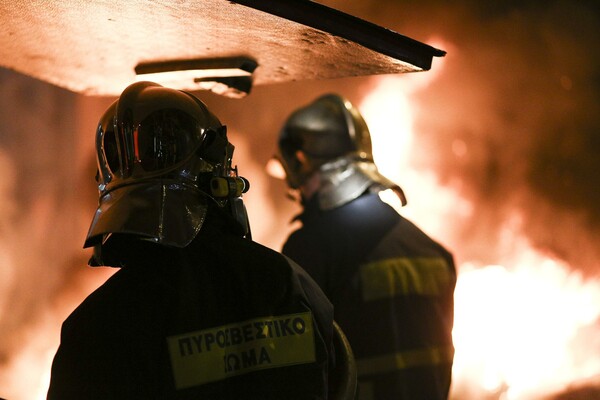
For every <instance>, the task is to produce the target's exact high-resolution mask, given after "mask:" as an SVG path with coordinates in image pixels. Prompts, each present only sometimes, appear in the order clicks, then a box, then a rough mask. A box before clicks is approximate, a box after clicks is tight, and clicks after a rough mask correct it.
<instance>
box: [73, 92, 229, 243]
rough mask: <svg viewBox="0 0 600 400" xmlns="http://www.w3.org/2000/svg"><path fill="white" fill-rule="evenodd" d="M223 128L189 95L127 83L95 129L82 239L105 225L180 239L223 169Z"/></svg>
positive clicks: (187, 235)
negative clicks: (89, 204)
mask: <svg viewBox="0 0 600 400" xmlns="http://www.w3.org/2000/svg"><path fill="white" fill-rule="evenodd" d="M233 149H234V147H233V145H231V144H230V143H229V141H228V140H227V136H226V128H225V126H223V125H222V124H221V122H220V121H219V120H218V118H217V117H216V116H214V115H213V114H212V113H211V112H210V111H209V110H208V108H207V107H206V105H205V104H204V103H202V102H201V101H200V100H199V99H197V98H196V97H194V96H193V95H191V94H189V93H187V92H183V91H179V90H174V89H170V88H165V87H163V86H160V85H158V84H156V83H152V82H137V83H134V84H132V85H130V86H128V87H127V88H126V89H125V90H124V91H123V93H122V94H121V96H120V97H119V98H118V99H117V100H116V101H115V102H114V103H113V104H111V105H110V107H108V109H107V110H106V112H105V113H104V114H103V116H102V117H101V118H100V121H99V123H98V127H97V130H96V156H97V163H98V175H97V181H98V191H99V205H98V208H97V210H96V213H95V215H94V218H93V220H92V223H91V226H90V229H89V232H88V234H87V237H86V241H85V244H84V247H90V246H93V245H96V244H98V243H99V242H100V241H101V240H102V238H103V237H105V236H106V235H108V234H112V233H126V234H133V235H137V236H140V237H143V238H145V239H147V240H151V241H155V242H157V243H161V244H165V245H171V246H176V247H185V246H187V245H188V244H189V243H190V242H191V241H192V240H193V239H194V237H195V236H196V234H197V233H198V232H199V230H200V228H201V226H202V223H203V222H204V219H205V217H206V212H207V190H206V187H207V185H208V181H209V179H210V177H212V176H218V175H227V174H229V172H230V170H231V158H232V156H233Z"/></svg>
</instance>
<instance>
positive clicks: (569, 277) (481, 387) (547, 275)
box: [359, 67, 600, 400]
mask: <svg viewBox="0 0 600 400" xmlns="http://www.w3.org/2000/svg"><path fill="white" fill-rule="evenodd" d="M438 68H439V67H438ZM410 78H412V76H411V77H410ZM426 84H427V82H425V85H426ZM421 87H423V85H420V86H419V85H414V83H413V82H411V81H410V79H407V78H406V77H399V78H397V77H395V78H389V77H386V78H377V80H376V83H375V87H374V88H373V90H372V91H371V92H370V93H369V95H368V96H366V97H365V98H364V101H363V102H362V104H360V105H359V108H360V109H361V110H362V111H363V115H364V116H365V119H366V120H367V123H368V125H369V127H370V130H371V135H372V139H373V146H374V156H375V161H376V162H377V164H378V166H379V168H380V170H381V172H382V173H384V174H385V175H387V176H388V177H390V178H391V179H393V180H395V181H396V182H398V183H399V184H400V185H401V186H402V187H403V188H404V189H405V191H406V193H407V196H408V202H409V204H408V206H406V207H404V208H402V210H401V212H402V214H403V215H405V216H407V217H408V218H410V219H412V220H413V221H415V222H416V223H417V224H419V225H420V226H421V227H422V228H423V229H424V230H425V231H426V232H428V233H429V234H431V235H432V236H433V237H434V238H436V239H438V240H440V241H441V242H442V243H444V242H449V243H452V241H453V237H452V233H451V232H450V230H449V228H448V226H445V224H444V221H445V222H447V221H448V220H449V216H451V215H455V218H468V217H471V216H472V214H473V212H474V211H473V209H474V206H473V205H472V204H470V203H469V202H468V201H467V200H465V199H462V198H461V197H460V195H459V194H458V193H456V191H454V190H451V189H448V188H447V187H443V186H441V185H440V184H439V183H438V182H437V181H436V178H435V174H434V173H433V171H427V170H417V169H415V168H414V167H412V166H411V163H410V152H411V151H415V152H418V150H419V149H413V148H411V143H412V141H413V135H414V133H413V127H412V121H413V119H412V118H413V116H414V115H416V113H417V112H418V110H415V109H412V103H411V102H410V96H411V94H412V93H414V91H415V90H417V89H419V88H421ZM450 151H453V152H454V153H455V154H456V153H461V152H463V153H464V151H465V148H464V144H463V145H462V146H461V144H460V143H454V144H453V148H452V149H450ZM382 198H383V199H384V200H385V199H386V198H387V197H386V194H385V193H384V194H383V195H382ZM415 200H416V201H415ZM392 205H394V204H392ZM396 206H397V204H396ZM520 221H521V219H520V218H518V216H516V217H515V218H512V219H511V220H510V221H508V222H507V223H506V227H499V229H500V231H501V232H502V233H501V235H500V236H501V240H500V241H499V243H493V244H489V246H490V247H492V246H495V247H497V248H499V250H500V251H499V252H497V253H498V254H509V255H510V256H505V257H504V259H502V260H498V264H497V265H484V266H480V265H477V263H476V262H470V261H462V260H460V259H458V258H460V257H457V256H459V255H460V253H459V250H460V249H459V248H456V249H454V248H452V246H451V245H450V246H448V247H449V248H450V249H451V250H452V251H453V252H454V253H455V257H457V259H458V260H457V261H459V265H458V266H457V268H458V273H459V275H458V282H457V286H456V291H455V325H454V331H453V336H454V342H455V348H456V355H455V363H454V369H453V387H452V393H451V397H452V398H455V399H459V398H460V399H480V398H497V399H504V400H521V399H527V400H530V399H542V398H543V396H545V395H546V396H548V395H551V394H552V393H557V392H558V391H560V390H562V389H564V388H565V387H567V386H568V385H569V384H571V383H573V382H577V381H582V380H585V379H589V378H593V377H597V376H600V359H599V358H598V357H597V355H598V352H599V350H600V348H598V343H591V344H590V340H589V338H593V337H595V336H594V335H597V333H598V330H599V329H600V326H598V324H597V322H598V321H599V320H600V281H596V280H588V281H585V280H584V279H583V277H582V276H581V275H580V274H578V273H576V272H571V271H570V268H569V266H568V265H565V264H564V263H561V262H560V261H558V260H555V259H552V258H550V257H547V256H545V255H543V254H541V253H539V252H538V251H536V250H534V249H533V247H532V246H531V245H530V244H529V243H528V242H527V240H526V239H525V238H524V237H523V236H522V235H521V234H520V233H519V224H520ZM588 336H589V337H588ZM594 345H595V346H597V347H596V348H594V347H593V346H594Z"/></svg>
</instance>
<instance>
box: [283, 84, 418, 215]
mask: <svg viewBox="0 0 600 400" xmlns="http://www.w3.org/2000/svg"><path fill="white" fill-rule="evenodd" d="M279 151H280V154H279V158H280V161H281V164H282V166H283V168H284V170H285V173H286V180H287V183H288V185H289V186H290V187H291V188H293V189H298V188H299V187H301V186H302V185H303V184H304V183H305V182H306V181H307V179H308V178H309V177H310V176H311V175H312V174H314V173H315V172H317V171H318V172H319V174H320V187H319V189H318V191H317V194H316V195H317V196H318V199H319V206H320V208H321V209H323V210H327V209H333V208H336V207H339V206H341V205H343V204H346V203H347V202H349V201H351V200H354V199H356V198H357V197H359V196H360V195H361V194H363V193H364V192H365V191H366V190H367V189H373V190H383V189H393V190H394V191H395V192H396V194H397V195H398V196H399V197H400V200H401V201H402V204H403V205H405V204H406V198H405V196H404V193H403V191H402V189H401V188H400V187H399V186H398V185H397V184H395V183H394V182H392V181H391V180H389V179H387V178H386V177H385V176H383V175H382V174H381V173H380V172H379V170H378V169H377V166H376V165H375V163H374V161H373V150H372V145H371V135H370V133H369V128H368V127H367V124H366V122H365V120H364V118H363V117H362V115H361V114H360V112H359V111H358V109H357V108H356V107H354V106H353V105H352V103H350V101H348V100H347V99H346V98H344V97H342V96H340V95H338V94H325V95H323V96H321V97H319V98H317V99H316V100H315V101H313V102H312V103H310V104H308V105H306V106H304V107H301V108H299V109H297V110H296V111H294V112H293V113H292V114H291V115H290V116H289V117H288V119H287V121H286V122H285V124H284V126H283V128H282V129H281V131H280V134H279Z"/></svg>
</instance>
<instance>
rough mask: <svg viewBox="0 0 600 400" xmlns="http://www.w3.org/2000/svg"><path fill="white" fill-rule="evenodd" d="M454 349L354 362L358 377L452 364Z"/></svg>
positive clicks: (388, 355) (433, 350)
mask: <svg viewBox="0 0 600 400" xmlns="http://www.w3.org/2000/svg"><path fill="white" fill-rule="evenodd" d="M453 357H454V347H452V346H444V347H430V348H427V349H419V350H409V351H403V352H398V353H392V354H385V355H382V356H377V357H368V358H361V359H357V360H356V368H357V372H358V375H359V376H365V375H373V374H381V373H386V372H393V371H397V370H401V369H406V368H413V367H423V366H433V365H440V364H450V363H452V360H453Z"/></svg>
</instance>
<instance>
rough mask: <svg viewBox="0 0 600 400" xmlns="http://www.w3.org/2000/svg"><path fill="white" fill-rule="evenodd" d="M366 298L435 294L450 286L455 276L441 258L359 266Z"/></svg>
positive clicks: (387, 260) (396, 260)
mask: <svg viewBox="0 0 600 400" xmlns="http://www.w3.org/2000/svg"><path fill="white" fill-rule="evenodd" d="M360 276H361V282H362V292H363V293H362V294H363V300H364V301H372V300H378V299H384V298H391V297H396V296H403V295H410V294H417V295H423V296H436V295H439V294H441V293H443V292H444V291H446V289H447V288H448V286H449V285H450V283H451V282H452V276H451V273H450V270H449V268H448V263H447V262H446V260H445V259H443V258H441V257H416V258H408V257H399V258H391V259H386V260H381V261H376V262H372V263H369V264H364V265H362V266H361V267H360Z"/></svg>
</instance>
